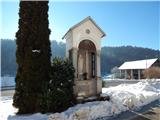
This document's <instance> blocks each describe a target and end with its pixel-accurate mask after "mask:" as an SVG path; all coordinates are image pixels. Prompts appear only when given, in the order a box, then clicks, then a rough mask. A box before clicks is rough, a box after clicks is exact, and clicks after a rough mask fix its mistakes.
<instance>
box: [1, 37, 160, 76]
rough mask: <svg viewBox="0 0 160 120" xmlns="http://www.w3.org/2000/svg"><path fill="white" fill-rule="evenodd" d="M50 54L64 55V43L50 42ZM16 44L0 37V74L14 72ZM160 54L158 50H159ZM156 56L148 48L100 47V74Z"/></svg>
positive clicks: (156, 53) (153, 51)
mask: <svg viewBox="0 0 160 120" xmlns="http://www.w3.org/2000/svg"><path fill="white" fill-rule="evenodd" d="M51 48H52V56H53V57H55V56H59V57H62V58H64V57H65V43H62V42H60V43H58V42H56V41H52V42H51ZM15 51H16V44H15V41H14V40H6V39H5V40H4V39H1V75H2V76H4V75H11V76H14V75H15V73H16V58H15ZM159 54H160V52H159ZM155 57H158V51H157V50H153V49H148V48H141V47H132V46H121V47H102V51H101V66H103V67H101V71H102V74H106V73H110V70H111V69H112V68H113V67H115V66H118V67H119V66H120V65H121V64H122V63H123V62H124V61H131V60H139V59H146V58H147V59H149V58H155Z"/></svg>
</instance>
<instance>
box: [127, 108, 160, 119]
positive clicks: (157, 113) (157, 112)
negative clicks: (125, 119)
mask: <svg viewBox="0 0 160 120" xmlns="http://www.w3.org/2000/svg"><path fill="white" fill-rule="evenodd" d="M130 120H160V106H159V107H154V108H151V109H150V110H149V111H147V112H145V113H142V114H137V116H136V117H134V118H132V119H130Z"/></svg>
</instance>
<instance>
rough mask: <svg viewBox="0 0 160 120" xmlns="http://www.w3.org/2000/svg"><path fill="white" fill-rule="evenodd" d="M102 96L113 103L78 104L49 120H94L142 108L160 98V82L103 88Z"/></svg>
mask: <svg viewBox="0 0 160 120" xmlns="http://www.w3.org/2000/svg"><path fill="white" fill-rule="evenodd" d="M102 91H103V94H102V96H106V95H109V96H110V97H111V101H109V102H108V101H97V102H88V103H85V104H78V105H76V106H74V107H71V108H69V109H68V110H66V111H64V112H62V113H55V114H52V115H50V116H49V120H74V119H80V120H81V119H85V120H94V119H96V118H100V117H103V116H113V115H116V114H119V113H121V112H122V111H126V110H128V109H136V108H140V107H141V106H143V105H146V104H148V103H150V102H152V101H154V100H156V99H159V98H160V81H144V82H139V83H137V84H131V85H128V84H121V85H119V86H117V87H110V88H103V89H102Z"/></svg>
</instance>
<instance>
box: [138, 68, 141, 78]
mask: <svg viewBox="0 0 160 120" xmlns="http://www.w3.org/2000/svg"><path fill="white" fill-rule="evenodd" d="M138 79H141V70H138Z"/></svg>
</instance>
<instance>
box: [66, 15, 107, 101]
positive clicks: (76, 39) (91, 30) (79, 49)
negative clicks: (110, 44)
mask: <svg viewBox="0 0 160 120" xmlns="http://www.w3.org/2000/svg"><path fill="white" fill-rule="evenodd" d="M104 36H105V33H104V32H103V31H102V30H101V28H100V27H99V26H98V25H97V24H96V23H95V22H94V21H93V19H92V18H91V17H87V18H85V19H84V20H82V21H81V22H80V23H78V24H76V25H74V26H73V27H71V28H70V29H69V30H68V32H67V33H66V34H65V35H64V37H63V39H66V57H67V58H69V59H70V60H71V61H72V63H73V66H74V68H75V86H74V93H75V95H76V96H77V97H84V98H86V97H91V96H97V95H99V94H100V93H101V91H102V80H101V71H100V52H101V38H103V37H104Z"/></svg>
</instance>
